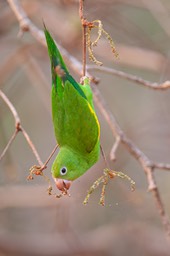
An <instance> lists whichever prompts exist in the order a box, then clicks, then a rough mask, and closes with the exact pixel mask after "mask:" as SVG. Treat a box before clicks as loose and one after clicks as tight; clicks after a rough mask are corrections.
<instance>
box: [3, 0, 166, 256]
mask: <svg viewBox="0 0 170 256" xmlns="http://www.w3.org/2000/svg"><path fill="white" fill-rule="evenodd" d="M21 3H22V5H23V8H24V10H25V12H26V13H27V15H28V17H29V18H30V19H31V21H32V22H34V24H35V25H37V27H38V28H40V29H42V28H43V24H42V20H44V22H45V23H46V26H47V27H48V29H49V30H50V31H51V33H52V34H53V37H54V38H55V39H56V41H57V42H58V43H60V44H61V45H62V46H63V47H64V48H66V49H67V51H68V52H69V53H70V54H71V55H73V56H75V57H76V58H77V59H79V60H80V61H81V52H82V38H81V24H80V20H79V16H78V1H73V0H72V1H71V0H70V1H69V0H46V1H45V0H42V1H40V0H34V1H33V0H31V1H28V0H24V1H21ZM85 16H86V17H87V19H88V20H89V21H92V20H96V19H100V20H102V22H103V25H104V28H105V30H107V31H108V32H109V33H110V35H111V36H112V38H113V40H114V42H115V44H116V47H117V50H118V52H119V59H117V60H116V59H115V58H114V57H113V56H112V55H111V51H110V48H109V44H108V42H107V41H106V40H105V39H104V38H102V39H101V41H100V43H99V45H98V47H97V48H96V50H95V53H96V57H97V58H98V59H99V60H101V61H102V62H103V64H104V66H108V67H113V68H116V69H118V70H123V71H126V72H128V73H132V74H134V75H137V76H140V77H142V78H144V79H147V80H150V81H153V82H163V81H165V80H167V79H170V67H169V63H170V61H169V53H170V52H169V49H170V1H169V0H150V1H148V0H142V1H139V0H115V1H114V0H105V1H104V0H98V1H95V0H93V1H90V0H85ZM18 31H19V25H18V22H17V20H16V17H15V16H14V14H13V12H12V11H11V9H10V7H9V5H8V3H7V2H6V1H5V0H1V1H0V88H1V89H2V90H3V92H4V93H5V94H6V95H7V96H8V98H9V99H10V100H11V102H12V103H13V104H14V106H15V107H16V109H17V111H18V113H19V116H20V118H21V123H22V125H23V127H24V128H25V129H26V131H27V132H28V134H29V135H30V137H31V139H32V141H33V143H34V144H35V146H36V148H37V150H38V152H39V154H40V156H41V158H42V159H43V160H44V161H45V160H46V159H47V157H48V156H49V154H50V152H51V151H52V149H53V147H54V146H55V137H54V133H53V125H52V120H51V102H50V88H51V85H50V84H51V75H50V64H49V59H48V56H47V49H46V48H45V47H43V46H42V45H40V43H38V42H37V41H36V40H35V39H34V38H33V37H32V35H31V34H30V33H29V32H28V33H25V34H24V35H23V37H21V38H18V37H17V34H18ZM70 71H71V73H72V74H73V75H74V76H75V77H76V78H77V79H79V78H80V77H78V75H77V74H75V73H74V71H73V70H72V69H71V68H70ZM92 74H93V75H94V76H97V77H99V78H100V83H99V85H98V88H99V90H100V91H101V93H102V95H103V97H104V98H105V100H106V102H107V105H108V107H109V108H110V110H111V111H112V113H113V114H114V116H115V117H116V119H117V121H118V122H119V124H120V126H121V128H122V129H123V130H124V132H125V133H126V134H127V135H128V137H129V138H130V139H131V140H133V142H134V143H135V144H136V145H137V146H138V147H139V148H140V149H141V150H143V152H144V153H145V154H146V155H148V156H149V157H150V158H151V159H152V160H153V161H157V162H165V163H166V162H167V163H168V162H170V150H169V149H170V111H169V109H170V100H169V99H170V91H169V90H166V91H154V90H151V89H148V88H145V87H143V86H141V85H137V84H135V83H132V82H129V81H126V80H123V79H120V78H116V77H113V76H109V75H107V74H104V73H101V72H92ZM96 110H97V109H96ZM97 113H98V117H99V120H100V124H101V142H102V145H103V148H104V151H105V153H106V156H107V158H108V159H109V154H110V150H111V148H112V145H113V143H114V138H113V136H112V133H111V131H110V128H109V126H108V125H107V123H106V121H105V120H104V118H103V117H102V115H101V114H100V112H99V111H98V110H97ZM14 129H15V122H14V119H13V116H12V114H11V112H10V111H9V109H8V107H7V106H6V105H5V103H4V102H3V101H2V99H0V152H2V151H3V149H4V147H5V146H6V144H7V142H8V140H9V138H10V136H11V135H12V133H13V131H14ZM53 159H54V158H53ZM51 163H52V162H50V164H49V165H48V169H47V170H45V173H46V174H47V176H49V177H50V166H51ZM34 164H36V159H35V157H34V155H33V154H32V152H31V150H30V148H29V146H28V144H27V143H26V141H25V139H24V137H23V135H22V134H21V133H20V134H19V135H18V136H17V137H16V139H15V141H14V143H13V144H12V146H11V147H10V149H9V150H8V152H7V153H6V155H5V157H4V158H3V160H2V161H1V162H0V256H4V255H17V256H20V255H21V256H23V255H24V256H25V255H26V256H27V255H28V256H29V255H33V256H34V255H36V256H39V255H41V256H43V255H44V256H53V255H114V256H125V255H131V256H136V255H138V256H143V255H145V256H152V255H154V256H158V255H161V256H164V255H169V254H170V245H169V244H168V242H167V241H166V239H165V231H164V229H163V227H162V224H161V221H160V218H159V214H158V211H157V209H156V207H155V203H154V200H153V198H152V196H151V194H149V193H148V192H147V181H146V177H145V174H144V172H143V170H142V168H141V166H140V165H139V164H138V162H136V160H135V159H134V158H133V157H132V156H131V155H130V154H129V152H127V150H126V149H125V148H124V147H123V146H120V147H119V149H118V152H117V161H116V162H115V163H114V164H113V163H111V162H110V165H111V166H112V168H113V169H115V170H117V171H124V172H125V173H127V174H128V175H130V177H132V178H133V179H134V180H135V182H136V190H135V192H133V193H132V192H131V191H130V185H129V183H128V182H127V181H125V180H121V179H118V178H117V179H115V180H114V181H112V182H110V183H109V185H108V186H107V194H106V206H105V207H101V206H100V205H98V201H99V196H100V192H101V189H98V190H96V192H95V193H94V194H93V195H92V197H91V199H90V202H89V204H88V205H87V206H84V205H83V204H82V202H83V200H84V198H85V195H86V193H87V190H88V189H89V187H90V185H91V184H92V183H93V181H94V180H95V179H97V178H98V177H99V176H100V175H101V174H102V170H103V168H104V166H105V165H104V163H103V159H102V158H101V159H100V161H99V162H98V163H97V164H96V165H95V166H94V167H92V168H91V170H89V171H88V172H87V173H86V174H85V175H83V176H82V177H81V178H79V179H78V180H77V181H75V182H74V183H73V185H72V188H71V190H70V193H71V197H70V198H68V197H63V198H61V199H56V198H54V197H53V196H51V197H50V196H48V194H47V192H46V189H47V187H48V184H47V182H46V181H45V180H44V179H43V178H42V177H35V179H34V180H33V181H29V182H28V181H27V180H26V178H27V176H28V173H29V168H30V167H31V166H32V165H34ZM156 179H157V183H158V186H159V189H160V193H161V196H162V199H163V202H164V204H165V208H166V210H167V213H168V214H169V215H170V204H169V200H170V188H169V180H170V177H169V173H168V172H165V171H159V170H157V171H156ZM54 190H55V188H54Z"/></svg>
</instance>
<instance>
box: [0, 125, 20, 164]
mask: <svg viewBox="0 0 170 256" xmlns="http://www.w3.org/2000/svg"><path fill="white" fill-rule="evenodd" d="M18 132H19V130H17V129H15V131H14V133H13V134H12V136H11V138H10V140H9V141H8V143H7V145H6V147H5V148H4V150H3V152H2V154H1V155H0V161H1V160H2V158H3V157H4V156H5V154H6V152H7V150H8V149H9V147H10V146H11V144H12V142H13V141H14V139H15V137H16V136H17V134H18Z"/></svg>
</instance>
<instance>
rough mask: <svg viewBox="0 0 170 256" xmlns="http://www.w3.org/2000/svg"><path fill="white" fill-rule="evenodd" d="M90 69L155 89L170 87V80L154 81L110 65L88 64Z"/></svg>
mask: <svg viewBox="0 0 170 256" xmlns="http://www.w3.org/2000/svg"><path fill="white" fill-rule="evenodd" d="M87 70H88V71H92V70H94V71H99V72H104V73H106V74H109V75H113V76H117V77H120V78H123V79H126V80H129V81H132V82H135V83H137V84H140V85H143V86H145V87H148V88H150V89H154V90H166V89H169V88H170V81H165V82H163V83H152V82H149V81H147V80H144V79H142V78H140V77H138V76H134V75H131V74H129V73H125V72H123V71H120V70H116V69H114V68H108V67H99V66H95V65H88V66H87Z"/></svg>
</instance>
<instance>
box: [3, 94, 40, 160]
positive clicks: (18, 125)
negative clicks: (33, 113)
mask: <svg viewBox="0 0 170 256" xmlns="http://www.w3.org/2000/svg"><path fill="white" fill-rule="evenodd" d="M0 97H1V98H2V99H3V100H4V102H5V103H6V104H7V106H8V107H9V109H10V111H11V112H12V114H13V116H14V119H15V132H14V133H13V135H12V137H11V139H10V140H9V142H8V144H7V145H6V147H5V149H4V150H3V152H2V154H1V156H0V160H1V159H2V157H3V156H4V155H5V153H6V151H7V150H8V149H9V147H10V145H11V144H12V142H13V141H14V139H15V138H16V136H17V134H18V132H22V134H23V135H24V137H25V139H26V141H27V143H28V145H29V147H30V148H31V149H32V152H33V154H34V156H35V157H36V159H37V161H38V163H39V164H40V165H42V161H41V159H40V156H39V154H38V151H37V150H36V148H35V146H34V144H33V142H32V141H31V139H30V137H29V135H28V133H27V132H26V131H25V129H24V128H23V127H22V126H21V122H20V118H19V115H18V113H17V111H16V109H15V107H14V106H13V104H12V103H11V102H10V100H9V99H8V98H7V96H6V95H5V94H4V93H3V92H2V91H1V90H0Z"/></svg>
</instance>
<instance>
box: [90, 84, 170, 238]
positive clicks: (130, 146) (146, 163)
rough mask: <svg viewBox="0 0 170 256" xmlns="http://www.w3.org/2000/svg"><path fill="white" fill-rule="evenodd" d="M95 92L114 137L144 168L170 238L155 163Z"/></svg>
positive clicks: (96, 92)
mask: <svg viewBox="0 0 170 256" xmlns="http://www.w3.org/2000/svg"><path fill="white" fill-rule="evenodd" d="M93 92H94V94H93V95H94V99H95V103H96V104H97V106H98V108H99V110H100V112H101V113H102V115H103V116H104V118H105V119H106V121H107V123H108V124H109V126H110V128H111V130H112V133H113V135H114V136H115V137H119V138H120V142H121V143H122V144H124V145H125V146H126V148H127V150H128V151H129V152H130V153H131V154H132V155H133V156H134V157H135V158H136V159H137V160H138V162H139V163H140V164H141V166H142V167H143V170H144V172H145V174H146V177H147V181H148V190H149V191H151V192H152V194H153V197H154V199H155V201H156V205H157V207H158V210H159V214H160V217H161V220H162V224H163V225H164V226H165V229H166V231H167V234H168V236H170V222H169V219H168V217H167V216H166V214H165V209H164V205H163V203H162V200H161V197H160V193H159V190H158V188H157V185H156V182H155V178H154V173H153V170H154V164H153V162H152V161H151V160H150V159H149V158H148V157H147V156H146V155H145V154H144V153H143V152H142V151H141V150H140V149H139V148H137V147H136V145H135V144H134V143H133V142H132V141H131V140H130V139H129V138H128V137H127V136H126V135H125V133H124V132H123V131H122V130H121V128H120V126H119V125H118V123H117V122H116V120H115V118H114V116H113V115H112V113H111V112H110V110H109V109H108V108H107V104H106V102H105V101H104V99H103V97H102V96H101V94H100V92H99V90H98V88H97V87H95V88H94V91H93ZM157 166H158V164H157Z"/></svg>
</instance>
